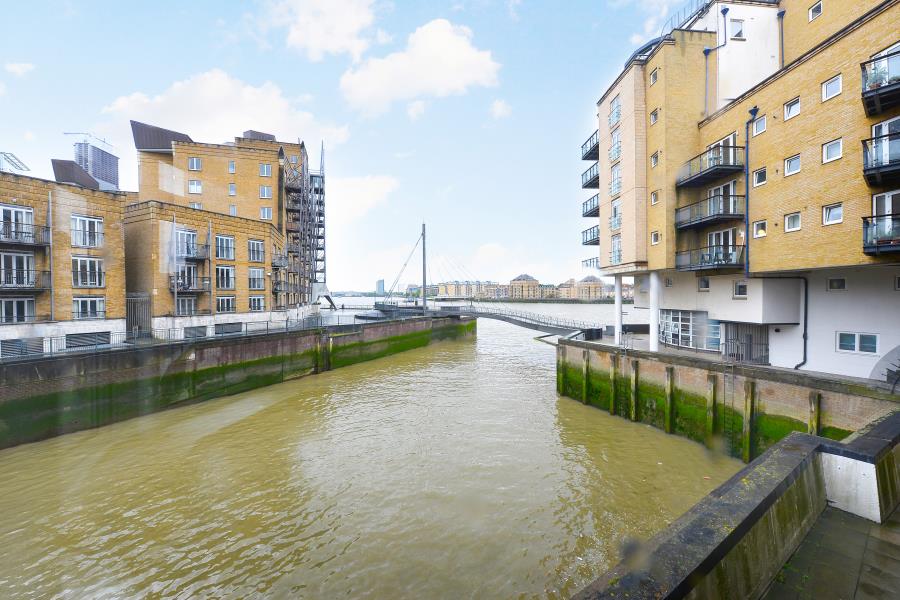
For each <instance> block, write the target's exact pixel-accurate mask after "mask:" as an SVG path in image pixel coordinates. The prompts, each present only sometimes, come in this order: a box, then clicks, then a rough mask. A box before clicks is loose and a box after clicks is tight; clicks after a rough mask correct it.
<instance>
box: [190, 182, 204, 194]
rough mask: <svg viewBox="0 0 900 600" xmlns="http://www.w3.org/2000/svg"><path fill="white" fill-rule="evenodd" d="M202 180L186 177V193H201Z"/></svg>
mask: <svg viewBox="0 0 900 600" xmlns="http://www.w3.org/2000/svg"><path fill="white" fill-rule="evenodd" d="M202 193H203V182H202V181H201V180H199V179H188V194H202Z"/></svg>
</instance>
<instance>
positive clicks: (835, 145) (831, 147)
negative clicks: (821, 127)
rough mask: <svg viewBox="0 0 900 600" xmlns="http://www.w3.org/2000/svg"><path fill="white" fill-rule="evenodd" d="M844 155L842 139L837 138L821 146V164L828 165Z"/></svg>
mask: <svg viewBox="0 0 900 600" xmlns="http://www.w3.org/2000/svg"><path fill="white" fill-rule="evenodd" d="M843 154H844V139H843V138H839V139H836V140H832V141H830V142H826V143H824V144H822V163H830V162H831V161H833V160H837V159H839V158H840V157H841V156H843Z"/></svg>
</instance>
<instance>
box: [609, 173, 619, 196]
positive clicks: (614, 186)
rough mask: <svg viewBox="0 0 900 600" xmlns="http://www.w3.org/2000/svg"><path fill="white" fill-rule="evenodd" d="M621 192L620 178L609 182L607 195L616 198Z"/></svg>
mask: <svg viewBox="0 0 900 600" xmlns="http://www.w3.org/2000/svg"><path fill="white" fill-rule="evenodd" d="M621 191H622V178H621V177H620V178H618V179H613V180H612V181H610V182H609V195H610V196H618V195H619V193H621Z"/></svg>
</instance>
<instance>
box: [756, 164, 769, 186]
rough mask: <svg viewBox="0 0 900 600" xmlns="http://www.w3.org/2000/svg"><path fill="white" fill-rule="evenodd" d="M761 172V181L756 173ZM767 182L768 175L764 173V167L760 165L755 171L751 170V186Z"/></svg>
mask: <svg viewBox="0 0 900 600" xmlns="http://www.w3.org/2000/svg"><path fill="white" fill-rule="evenodd" d="M760 173H762V175H763V177H764V179H763V180H762V182H760V181H759V178H758V175H759V174H760ZM768 182H769V175H768V173H766V168H765V167H762V168H759V169H757V170H755V171H753V187H759V186H761V185H766V183H768Z"/></svg>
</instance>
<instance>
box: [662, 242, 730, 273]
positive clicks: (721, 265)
mask: <svg viewBox="0 0 900 600" xmlns="http://www.w3.org/2000/svg"><path fill="white" fill-rule="evenodd" d="M743 266H744V246H736V245H731V246H729V245H720V246H704V247H702V248H693V249H691V250H685V251H683V252H677V253H675V268H676V269H678V270H679V271H700V270H707V269H734V268H739V267H743Z"/></svg>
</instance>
